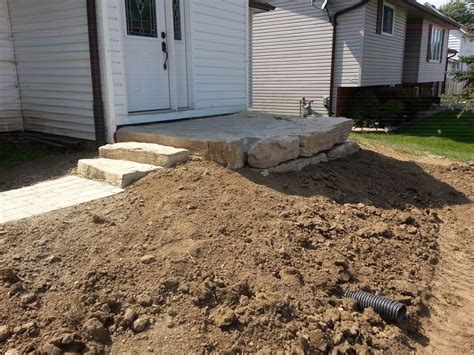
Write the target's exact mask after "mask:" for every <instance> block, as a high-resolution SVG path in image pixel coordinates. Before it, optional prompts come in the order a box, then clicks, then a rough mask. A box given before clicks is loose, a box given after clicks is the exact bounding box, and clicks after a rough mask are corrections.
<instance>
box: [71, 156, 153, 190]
mask: <svg viewBox="0 0 474 355" xmlns="http://www.w3.org/2000/svg"><path fill="white" fill-rule="evenodd" d="M159 169H162V168H161V167H160V166H156V165H150V164H141V163H136V162H132V161H127V160H116V159H105V158H99V159H82V160H79V162H78V165H77V172H78V173H79V175H81V176H83V177H86V178H88V179H92V180H101V181H105V182H108V183H109V184H111V185H114V186H118V187H120V188H125V187H127V186H129V185H131V184H133V183H134V182H136V181H138V180H140V179H142V178H143V177H145V176H146V175H148V174H149V173H151V172H153V171H156V170H159Z"/></svg>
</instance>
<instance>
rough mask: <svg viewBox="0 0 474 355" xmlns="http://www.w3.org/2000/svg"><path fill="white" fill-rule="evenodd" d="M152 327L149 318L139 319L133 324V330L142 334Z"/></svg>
mask: <svg viewBox="0 0 474 355" xmlns="http://www.w3.org/2000/svg"><path fill="white" fill-rule="evenodd" d="M149 325H150V320H149V319H148V318H138V319H137V320H135V321H134V322H133V325H132V329H133V331H134V332H136V333H141V332H143V331H145V330H146V329H147V328H148V326H149Z"/></svg>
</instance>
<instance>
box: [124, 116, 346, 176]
mask: <svg viewBox="0 0 474 355" xmlns="http://www.w3.org/2000/svg"><path fill="white" fill-rule="evenodd" d="M352 125H353V122H352V120H349V119H346V118H341V117H321V118H305V119H301V118H288V117H275V116H272V115H269V114H262V113H253V112H244V113H240V114H235V115H228V116H219V117H208V118H200V119H190V120H186V121H175V122H162V123H155V124H149V125H139V126H128V127H123V128H120V129H119V130H118V131H117V141H118V142H146V143H156V144H162V145H167V146H171V147H176V148H185V149H188V150H190V151H191V152H192V153H193V154H195V155H200V156H204V157H206V158H208V159H210V160H214V161H216V162H218V163H220V164H222V165H224V166H227V167H229V168H231V169H238V168H241V167H243V166H245V165H247V164H248V165H250V166H252V167H256V168H271V167H275V166H278V165H279V164H281V163H283V162H285V161H289V160H292V159H296V158H298V157H312V156H314V155H316V154H318V153H320V152H323V151H328V150H330V149H331V148H332V147H334V146H336V145H337V144H342V143H344V142H345V141H346V140H347V137H348V136H349V133H350V131H351V128H352Z"/></svg>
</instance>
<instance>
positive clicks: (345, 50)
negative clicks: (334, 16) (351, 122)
mask: <svg viewBox="0 0 474 355" xmlns="http://www.w3.org/2000/svg"><path fill="white" fill-rule="evenodd" d="M364 22H365V6H362V7H359V8H357V9H355V10H353V11H350V12H348V13H346V14H343V15H341V16H339V19H338V23H339V24H338V26H337V39H336V57H335V66H334V92H333V107H332V110H333V112H336V104H337V101H338V97H337V95H338V88H339V87H357V86H360V83H361V68H362V60H363V58H362V52H363V39H362V38H363V32H364V30H363V29H364ZM331 42H332V39H331Z"/></svg>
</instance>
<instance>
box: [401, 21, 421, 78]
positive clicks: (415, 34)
mask: <svg viewBox="0 0 474 355" xmlns="http://www.w3.org/2000/svg"><path fill="white" fill-rule="evenodd" d="M422 29H423V20H416V21H415V20H411V21H409V22H408V24H407V31H406V42H405V58H404V62H403V82H404V83H416V82H418V70H419V67H420V54H421V48H420V46H421V34H422V33H421V32H422ZM424 57H425V56H423V58H424Z"/></svg>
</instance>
